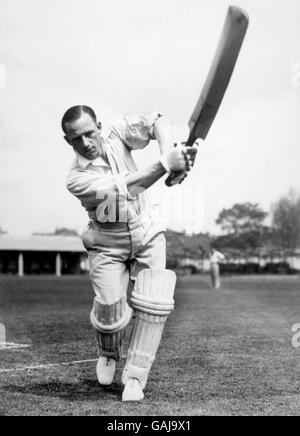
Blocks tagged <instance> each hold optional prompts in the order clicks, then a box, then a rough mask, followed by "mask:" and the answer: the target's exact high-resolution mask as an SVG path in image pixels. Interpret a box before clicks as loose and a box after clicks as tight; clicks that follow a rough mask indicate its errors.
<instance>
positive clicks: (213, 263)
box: [209, 248, 225, 289]
mask: <svg viewBox="0 0 300 436" xmlns="http://www.w3.org/2000/svg"><path fill="white" fill-rule="evenodd" d="M224 259H225V256H224V254H222V253H220V252H219V251H217V250H216V249H215V248H212V249H211V250H210V254H209V260H210V276H211V281H212V286H213V288H214V289H220V286H221V283H220V267H219V262H220V261H221V260H224Z"/></svg>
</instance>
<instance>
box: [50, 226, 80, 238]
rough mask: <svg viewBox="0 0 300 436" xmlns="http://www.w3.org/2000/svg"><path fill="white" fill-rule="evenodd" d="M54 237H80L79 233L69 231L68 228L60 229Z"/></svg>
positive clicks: (72, 230)
mask: <svg viewBox="0 0 300 436" xmlns="http://www.w3.org/2000/svg"><path fill="white" fill-rule="evenodd" d="M54 235H60V236H78V232H77V231H76V230H74V229H68V228H66V227H59V228H57V229H56V230H55V232H54Z"/></svg>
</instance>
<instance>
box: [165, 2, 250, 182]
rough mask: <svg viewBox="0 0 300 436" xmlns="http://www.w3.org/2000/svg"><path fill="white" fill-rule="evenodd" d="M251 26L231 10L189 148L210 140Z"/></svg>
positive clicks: (191, 124) (239, 11) (193, 119)
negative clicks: (208, 136) (209, 133)
mask: <svg viewBox="0 0 300 436" xmlns="http://www.w3.org/2000/svg"><path fill="white" fill-rule="evenodd" d="M248 24H249V18H248V15H247V13H246V12H245V11H243V10H242V9H240V8H238V7H236V6H230V7H229V9H228V12H227V17H226V20H225V24H224V28H223V31H222V34H221V38H220V41H219V44H218V47H217V51H216V54H215V57H214V59H213V62H212V64H211V67H210V70H209V73H208V75H207V78H206V82H205V84H204V87H203V89H202V92H201V94H200V97H199V100H198V102H197V104H196V106H195V109H194V111H193V113H192V116H191V119H190V121H189V130H190V134H189V137H188V140H187V142H186V144H185V146H186V147H192V146H193V144H194V143H195V141H196V140H197V139H198V138H201V139H203V140H204V139H205V138H206V136H207V134H208V132H209V129H210V127H211V125H212V123H213V121H214V119H215V116H216V114H217V112H218V109H219V107H220V105H221V102H222V100H223V97H224V94H225V92H226V89H227V87H228V84H229V82H230V78H231V75H232V73H233V70H234V67H235V64H236V61H237V58H238V55H239V52H240V49H241V46H242V43H243V40H244V37H245V35H246V31H247V28H248ZM177 175H178V172H174V173H172V174H170V176H169V177H168V178H167V180H166V185H167V186H172V185H173V184H174V183H173V180H174V179H175V178H176V176H177Z"/></svg>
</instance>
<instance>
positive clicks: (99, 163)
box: [75, 125, 111, 170]
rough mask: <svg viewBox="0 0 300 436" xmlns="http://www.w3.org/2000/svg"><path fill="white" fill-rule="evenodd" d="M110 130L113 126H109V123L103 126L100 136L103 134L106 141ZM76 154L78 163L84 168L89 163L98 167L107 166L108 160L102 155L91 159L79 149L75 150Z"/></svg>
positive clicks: (102, 136)
mask: <svg viewBox="0 0 300 436" xmlns="http://www.w3.org/2000/svg"><path fill="white" fill-rule="evenodd" d="M110 132H111V128H110V127H109V126H107V125H104V126H102V130H101V134H100V136H101V138H102V140H103V142H104V143H105V142H106V141H107V139H108V137H109V135H110ZM75 154H76V157H77V162H78V165H79V166H80V168H81V169H83V170H85V169H86V168H87V167H88V166H89V165H93V166H96V167H100V166H107V163H106V161H105V160H104V159H103V158H102V157H101V156H99V157H96V159H94V160H89V159H86V158H85V157H83V156H81V154H79V153H77V151H75Z"/></svg>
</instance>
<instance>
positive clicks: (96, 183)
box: [66, 170, 130, 210]
mask: <svg viewBox="0 0 300 436" xmlns="http://www.w3.org/2000/svg"><path fill="white" fill-rule="evenodd" d="M128 174H129V173H128V172H123V173H120V174H116V175H107V174H103V175H102V174H97V173H95V172H93V171H90V170H85V171H72V172H71V174H70V175H69V177H68V179H67V184H66V186H67V189H68V190H69V191H70V192H71V194H73V195H75V197H77V198H78V199H79V200H80V201H81V203H82V205H83V206H84V207H85V208H86V209H87V210H90V209H92V208H95V207H97V206H98V205H99V204H100V203H101V202H102V201H103V200H105V201H108V202H114V201H116V200H118V201H120V200H121V199H122V200H125V199H128V198H130V194H129V192H128V190H127V184H126V181H125V178H126V177H127V176H128Z"/></svg>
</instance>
